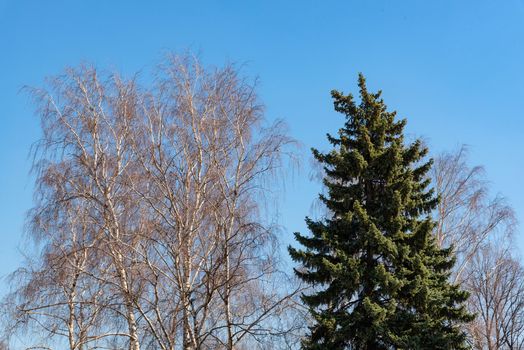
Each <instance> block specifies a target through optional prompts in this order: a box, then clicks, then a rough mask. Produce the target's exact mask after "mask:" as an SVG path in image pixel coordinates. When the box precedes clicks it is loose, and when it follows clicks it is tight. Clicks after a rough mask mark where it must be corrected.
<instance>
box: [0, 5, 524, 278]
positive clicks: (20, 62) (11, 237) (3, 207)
mask: <svg viewBox="0 0 524 350" xmlns="http://www.w3.org/2000/svg"><path fill="white" fill-rule="evenodd" d="M188 48H190V49H192V50H193V51H198V52H201V56H202V58H203V60H204V61H205V62H206V63H208V64H213V65H221V64H223V63H224V62H226V61H235V62H239V63H245V64H246V65H245V68H244V73H245V74H247V75H250V76H258V77H259V78H260V82H261V84H260V88H259V92H260V95H261V98H262V99H263V101H264V102H265V104H266V105H267V116H268V118H270V119H273V118H283V119H285V120H286V121H287V123H288V125H289V128H290V132H291V134H292V136H294V137H295V138H296V139H298V140H299V141H300V142H301V143H302V144H303V151H304V154H306V155H307V156H306V158H305V161H304V162H303V164H304V167H303V169H302V171H301V172H300V173H299V175H298V176H295V177H294V181H293V183H290V184H288V186H287V188H286V192H285V195H284V200H283V201H282V203H281V205H280V223H281V224H282V225H284V227H285V231H284V234H285V235H290V234H291V232H293V231H295V230H304V224H303V218H304V215H306V214H308V213H310V207H311V203H312V201H313V200H314V198H315V197H316V193H317V192H318V190H319V185H318V184H317V183H315V182H310V181H308V174H309V170H308V165H309V161H308V157H309V154H308V152H307V150H308V149H309V148H310V147H311V146H316V147H319V148H321V149H326V148H327V144H326V141H325V133H326V132H334V131H335V130H336V129H337V127H338V126H339V125H341V123H342V118H341V117H339V116H338V115H336V114H335V113H334V112H332V103H331V100H330V97H329V91H330V90H331V89H333V88H337V89H340V90H343V91H345V92H350V91H355V90H356V77H357V73H358V72H363V73H364V74H365V75H366V76H367V79H368V85H369V86H370V87H371V88H372V89H377V88H380V89H382V90H383V91H384V95H383V96H384V98H385V101H386V103H388V105H389V106H390V108H392V109H396V110H398V112H399V114H400V116H403V117H407V118H408V132H409V133H410V135H415V136H422V137H424V138H425V139H426V140H428V141H429V144H430V146H431V148H432V151H433V152H439V151H442V150H450V149H453V148H455V147H457V146H458V145H460V144H463V143H464V144H468V145H470V146H471V160H472V163H474V164H483V165H485V167H486V169H487V173H488V177H489V179H490V180H491V182H492V187H493V189H494V191H496V192H501V193H502V194H504V195H506V196H507V197H508V199H509V201H510V203H511V204H512V205H513V206H514V208H515V209H516V211H517V215H518V217H519V219H520V220H521V221H522V220H523V219H524V186H523V185H522V181H521V179H522V177H523V176H524V155H523V153H522V152H523V151H524V121H523V120H524V118H523V117H524V115H523V109H522V106H521V105H522V102H523V101H524V0H504V1H500V0H498V1H497V0H492V1H486V0H471V1H470V0H461V1H456V0H438V1H437V0H434V1H420V0H413V1H407V0H402V1H373V0H359V1H327V0H324V1H320V0H319V1H306V0H301V1H255V0H252V1H248V0H243V1H227V0H222V1H174V0H169V1H130V0H127V1H117V0H112V1H101V0H99V1H95V0H90V1H88V0H67V1H66V0H63V1H54V0H47V1H41V0H34V1H25V0H0V121H1V123H0V242H1V244H0V275H5V274H7V273H8V272H10V271H12V270H13V269H14V268H15V267H16V266H17V265H18V263H19V262H20V260H21V256H20V254H19V252H18V249H19V247H20V246H23V245H24V243H23V241H22V240H21V234H22V230H23V222H24V215H25V212H26V211H27V210H28V209H29V208H30V207H31V203H32V186H33V182H32V181H33V180H32V179H31V177H30V176H29V174H28V173H29V168H30V159H29V158H28V152H29V148H30V146H31V144H32V143H33V142H35V141H36V140H37V139H38V137H39V123H38V120H37V118H36V117H35V116H34V115H33V113H32V107H31V105H30V103H29V102H28V99H27V96H25V95H24V94H23V93H19V89H20V88H21V87H22V86H23V85H25V84H27V85H33V86H40V85H41V84H42V81H43V78H44V77H45V76H48V75H53V74H57V73H59V72H60V71H61V70H62V69H63V68H64V67H65V66H67V65H76V64H78V63H80V62H82V61H88V62H93V63H95V64H96V65H97V66H99V67H102V68H112V69H116V70H118V71H121V72H124V73H129V72H135V71H138V70H147V69H148V68H150V67H151V66H152V65H154V64H155V62H157V61H158V60H159V59H160V58H161V57H162V54H163V53H164V52H166V51H168V50H174V51H180V50H185V49H188ZM286 237H287V236H286ZM284 241H288V238H285V239H284ZM518 241H519V244H520V246H521V247H524V244H523V243H524V240H523V239H521V238H520V237H519V239H518Z"/></svg>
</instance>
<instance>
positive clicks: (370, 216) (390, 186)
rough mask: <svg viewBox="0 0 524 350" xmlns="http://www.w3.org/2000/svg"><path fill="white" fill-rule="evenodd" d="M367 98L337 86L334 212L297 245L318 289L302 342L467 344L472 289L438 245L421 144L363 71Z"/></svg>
mask: <svg viewBox="0 0 524 350" xmlns="http://www.w3.org/2000/svg"><path fill="white" fill-rule="evenodd" d="M359 87H360V97H361V102H360V104H357V103H356V102H355V100H354V98H353V96H352V95H343V94H342V93H340V92H337V91H333V92H332V93H331V94H332V97H333V99H334V105H335V110H336V111H338V112H340V113H343V114H344V115H345V116H346V122H345V124H344V127H343V128H341V129H340V130H339V132H338V137H333V136H331V135H328V140H329V142H330V143H331V144H332V145H333V146H334V149H333V150H332V151H331V152H329V153H321V152H319V151H317V150H315V149H313V154H314V156H315V158H316V159H317V160H318V161H319V162H321V163H322V164H323V165H324V171H325V174H326V176H325V178H324V184H325V186H326V187H327V195H326V196H324V195H320V199H321V201H322V202H323V203H324V204H325V205H326V206H327V209H328V210H329V213H330V214H329V215H328V216H329V218H326V219H325V220H320V221H314V220H311V219H309V218H306V222H307V226H308V228H309V230H310V231H311V235H310V236H304V235H301V234H300V233H295V237H296V240H297V241H298V242H299V243H300V244H301V245H302V246H303V247H304V248H303V249H296V248H292V247H289V252H290V254H291V257H292V259H293V260H294V261H296V262H298V263H300V264H301V265H302V266H301V268H299V269H296V270H295V272H296V274H297V275H298V276H299V278H301V279H302V280H303V281H305V282H306V283H308V284H310V285H312V286H313V288H312V292H310V293H309V294H307V295H303V297H302V300H303V302H304V303H305V304H306V306H307V307H308V308H309V310H310V313H311V314H312V316H313V319H314V325H313V326H312V327H311V329H310V333H309V334H308V336H307V337H306V338H305V339H304V341H303V344H302V345H303V348H304V349H358V350H360V349H362V350H368V349H466V348H467V346H466V343H465V334H464V333H463V332H462V330H461V328H460V325H461V323H463V322H467V321H470V320H471V315H469V314H468V313H467V312H466V309H465V306H464V301H465V300H466V299H467V293H466V292H464V291H461V290H460V289H459V288H458V286H455V285H451V284H450V283H449V281H448V276H449V274H450V269H451V267H452V266H453V263H454V261H453V255H452V251H451V249H439V248H438V247H437V246H436V244H435V240H434V237H433V235H432V230H433V228H434V225H435V223H434V222H433V220H432V219H431V218H430V213H431V211H432V210H433V209H434V208H435V205H436V204H437V198H435V196H434V194H433V190H431V189H428V186H429V183H430V180H429V179H428V177H427V176H426V174H427V172H428V170H429V169H430V167H431V163H432V162H431V160H429V161H425V160H424V159H425V156H426V154H427V149H426V148H425V147H424V146H423V145H422V144H421V142H420V141H415V142H413V143H411V144H408V145H406V144H405V142H404V135H403V129H404V126H405V124H406V121H405V120H404V119H403V120H398V121H397V120H395V114H396V113H395V112H388V111H387V109H386V105H385V104H384V101H383V100H382V99H381V98H380V91H379V92H378V93H370V92H368V91H367V89H366V83H365V79H364V77H363V76H362V75H359Z"/></svg>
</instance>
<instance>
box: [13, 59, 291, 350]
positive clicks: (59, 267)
mask: <svg viewBox="0 0 524 350" xmlns="http://www.w3.org/2000/svg"><path fill="white" fill-rule="evenodd" d="M155 81H156V87H154V88H153V89H140V88H139V87H138V85H137V83H136V81H135V80H133V79H131V80H124V79H122V78H119V77H118V76H116V75H100V73H99V72H97V70H96V69H94V68H92V67H80V68H78V69H68V70H67V71H66V73H65V74H64V75H63V76H60V77H57V78H55V79H52V80H51V81H50V87H51V88H50V90H31V91H32V93H33V95H34V96H35V98H36V101H37V104H38V106H39V115H40V117H41V122H42V130H43V138H42V141H41V142H40V143H39V145H38V147H37V151H36V153H35V171H36V174H37V188H36V197H37V204H36V206H35V208H34V210H33V211H32V212H31V213H30V215H29V218H28V219H29V221H30V223H31V225H29V228H30V229H29V234H30V236H31V237H32V238H33V239H35V242H37V245H41V246H42V247H44V248H43V250H41V255H40V256H39V258H37V259H36V262H35V263H34V264H32V265H31V266H32V268H31V269H26V270H21V271H20V272H18V273H17V274H15V276H16V277H17V278H19V283H17V284H16V285H14V286H15V287H14V290H13V294H12V297H13V299H12V301H13V308H12V312H11V313H10V314H9V315H10V321H12V322H11V326H12V329H13V331H14V332H16V331H17V330H20V329H21V328H24V327H21V326H23V325H26V326H27V327H25V328H27V329H29V330H30V331H33V332H40V333H41V334H43V335H44V338H48V342H47V343H45V342H44V343H42V344H44V345H42V346H44V347H48V348H51V345H50V344H61V345H57V346H58V347H60V348H64V347H65V345H64V344H65V343H60V342H61V340H59V339H61V338H62V339H64V340H63V341H65V340H66V343H67V344H68V345H67V347H68V348H69V349H70V350H84V349H88V348H96V347H104V348H119V349H122V348H128V349H130V350H139V349H141V348H142V349H165V350H167V349H169V350H174V349H194V350H196V349H219V348H223V349H239V350H240V349H244V348H247V347H250V348H253V347H257V348H260V349H263V348H271V347H274V346H275V345H274V344H275V343H272V340H274V339H275V338H277V337H282V336H284V335H286V334H287V333H288V332H289V331H290V330H292V328H293V326H291V327H285V326H282V325H283V324H284V323H283V322H281V320H280V318H281V317H282V318H284V312H285V311H287V310H290V308H291V307H292V306H293V297H294V296H295V295H296V293H297V292H298V288H296V287H295V288H292V289H290V288H291V287H293V286H292V284H291V283H289V280H288V279H287V275H286V274H284V273H282V272H281V271H280V270H279V261H278V249H277V237H276V234H275V233H276V230H275V226H274V225H272V224H271V223H270V222H265V220H263V216H262V214H263V210H264V208H263V206H262V203H263V198H264V196H265V195H266V194H267V191H271V190H274V189H275V181H274V177H272V176H274V175H275V174H277V173H278V171H279V170H281V169H282V167H283V161H284V158H283V157H284V156H285V152H286V150H287V149H288V147H289V146H290V145H291V144H292V143H293V142H292V140H291V139H290V138H288V137H287V136H286V134H285V128H284V126H283V124H282V123H280V122H277V123H275V124H273V125H269V126H266V125H265V120H264V116H263V108H262V106H261V105H260V103H259V101H258V98H257V96H256V93H255V89H254V86H253V85H251V84H248V83H247V81H246V80H244V79H242V78H241V77H240V76H239V75H238V72H237V71H236V70H235V68H234V67H233V66H226V67H225V68H223V69H215V70H206V69H204V68H203V67H202V66H201V65H200V63H199V62H198V60H196V59H195V58H194V57H191V56H183V57H181V56H173V57H170V58H169V59H167V60H166V61H165V63H164V64H163V65H161V67H160V69H159V70H158V74H157V77H156V80H155ZM37 329H39V331H38V330H37ZM57 339H58V340H57ZM277 341H278V340H277ZM53 342H54V343H53ZM271 344H273V345H271Z"/></svg>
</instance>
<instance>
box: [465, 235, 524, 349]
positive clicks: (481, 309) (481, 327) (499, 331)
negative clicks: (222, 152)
mask: <svg viewBox="0 0 524 350" xmlns="http://www.w3.org/2000/svg"><path fill="white" fill-rule="evenodd" d="M472 265H473V266H472V269H471V270H472V272H471V274H472V275H471V278H469V279H468V281H467V282H466V287H467V289H468V290H469V291H470V293H471V296H470V309H471V310H472V311H473V312H475V313H476V314H477V318H476V320H475V321H473V322H472V323H471V324H470V325H469V326H468V330H469V333H470V336H471V339H472V344H473V347H474V348H475V349H478V350H484V349H486V350H495V349H511V350H517V349H524V269H523V268H522V266H521V264H520V262H519V261H518V260H516V259H515V258H513V257H512V256H511V251H510V249H509V248H508V247H504V245H502V244H500V245H499V246H498V247H497V246H495V245H493V244H490V245H487V246H485V247H483V248H482V250H481V252H480V253H479V254H478V255H476V256H475V258H474V259H473V261H472Z"/></svg>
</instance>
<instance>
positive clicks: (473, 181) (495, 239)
mask: <svg viewBox="0 0 524 350" xmlns="http://www.w3.org/2000/svg"><path fill="white" fill-rule="evenodd" d="M432 175H433V183H434V186H435V189H436V191H437V193H438V195H439V196H440V203H439V205H438V207H437V212H436V219H437V224H438V225H437V227H436V230H435V235H436V238H437V241H438V243H439V244H440V245H441V246H444V247H448V246H453V247H454V250H455V254H456V258H457V263H456V265H455V270H454V273H453V275H452V276H451V278H452V279H453V281H454V282H455V283H461V284H462V286H463V288H465V290H467V291H468V292H470V298H469V300H468V307H469V309H470V311H471V312H472V313H474V314H476V319H475V320H474V321H473V322H471V323H470V324H468V325H467V326H466V330H467V332H468V334H469V337H470V340H471V344H472V346H473V347H474V348H475V349H479V350H481V349H482V350H483V349H489V350H491V349H522V346H523V344H522V342H523V337H522V332H523V331H524V329H523V322H524V313H523V311H524V310H523V307H524V303H523V300H522V297H521V296H520V294H521V293H522V292H523V291H524V290H522V288H523V286H524V279H523V277H524V274H523V273H522V267H521V265H520V262H519V260H518V259H516V258H514V257H513V254H512V250H511V249H510V246H511V242H512V233H513V231H514V227H515V217H514V212H513V210H512V208H511V207H510V206H509V205H508V204H507V203H506V201H505V200H504V198H503V197H501V196H495V197H493V198H490V197H489V191H488V185H487V181H486V179H485V175H484V169H483V168H482V167H480V166H475V167H470V166H469V165H468V157H467V149H466V148H465V147H462V148H460V149H459V150H458V151H456V152H454V153H443V154H441V155H439V156H438V157H436V160H435V166H434V168H433V173H432Z"/></svg>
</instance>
